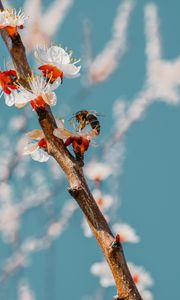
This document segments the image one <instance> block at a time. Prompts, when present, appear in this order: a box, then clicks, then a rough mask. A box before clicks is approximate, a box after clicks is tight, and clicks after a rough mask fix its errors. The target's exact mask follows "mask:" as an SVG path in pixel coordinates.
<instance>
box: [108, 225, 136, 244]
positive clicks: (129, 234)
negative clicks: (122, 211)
mask: <svg viewBox="0 0 180 300" xmlns="http://www.w3.org/2000/svg"><path fill="white" fill-rule="evenodd" d="M112 228H113V231H114V234H119V235H120V240H121V242H126V243H127V242H128V243H138V242H139V241H140V237H139V236H138V235H137V234H136V232H135V230H134V228H132V227H131V226H130V225H129V224H126V223H116V224H114V225H113V226H112Z"/></svg>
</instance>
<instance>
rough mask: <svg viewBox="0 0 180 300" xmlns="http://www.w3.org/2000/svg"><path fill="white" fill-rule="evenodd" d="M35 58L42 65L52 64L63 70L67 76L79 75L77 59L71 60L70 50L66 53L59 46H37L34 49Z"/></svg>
mask: <svg viewBox="0 0 180 300" xmlns="http://www.w3.org/2000/svg"><path fill="white" fill-rule="evenodd" d="M34 55H35V57H36V59H37V60H38V61H39V62H40V63H41V64H43V65H47V64H49V65H53V66H55V67H57V68H58V69H60V70H61V71H62V72H63V76H64V77H67V78H75V77H78V76H79V75H80V73H79V72H80V69H81V67H80V66H76V64H77V63H78V62H79V60H75V61H73V59H72V58H71V56H72V52H70V53H68V52H67V51H65V50H64V49H63V48H61V47H60V46H51V47H50V48H46V47H39V48H37V49H36V50H35V52H34Z"/></svg>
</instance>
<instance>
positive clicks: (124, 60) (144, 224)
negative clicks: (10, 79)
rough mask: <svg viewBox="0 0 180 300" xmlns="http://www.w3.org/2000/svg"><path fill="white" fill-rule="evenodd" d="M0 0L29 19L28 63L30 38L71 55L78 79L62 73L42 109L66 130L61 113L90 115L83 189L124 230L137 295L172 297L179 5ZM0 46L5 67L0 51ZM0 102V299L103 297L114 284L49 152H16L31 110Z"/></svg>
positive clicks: (31, 125) (179, 122) (179, 117)
mask: <svg viewBox="0 0 180 300" xmlns="http://www.w3.org/2000/svg"><path fill="white" fill-rule="evenodd" d="M3 3H4V6H6V7H7V6H8V5H9V6H11V7H14V6H15V7H16V9H19V8H23V9H24V10H25V13H26V14H27V15H28V16H29V18H28V20H27V21H26V24H25V28H24V29H23V30H22V31H21V33H22V39H23V41H24V43H25V44H26V46H27V54H28V58H29V61H30V64H31V67H32V68H33V69H34V70H35V69H37V66H38V64H37V63H36V61H35V59H34V57H33V50H34V48H35V47H36V46H37V44H41V43H42V44H44V43H46V44H49V45H52V44H53V45H54V44H58V45H61V46H62V47H63V48H66V47H67V48H68V49H69V50H71V49H72V51H73V57H75V58H77V59H79V58H81V62H80V64H81V66H82V69H81V77H79V78H77V79H74V80H69V79H65V80H64V83H63V85H62V86H61V87H60V88H59V89H58V90H57V95H58V104H57V105H56V107H54V108H53V112H54V114H55V116H57V117H59V118H64V119H65V123H66V125H67V127H68V128H71V129H72V126H71V124H69V122H68V120H69V119H70V118H71V117H72V114H74V113H76V112H77V111H79V110H81V109H86V110H93V111H96V112H97V113H98V114H99V115H101V116H98V118H99V120H100V123H101V135H100V136H99V137H98V139H97V140H96V145H95V147H93V146H92V147H91V148H90V150H89V151H88V152H87V153H86V154H85V164H86V168H85V169H86V174H87V178H88V182H89V185H90V187H91V189H92V190H95V191H94V193H95V194H96V195H98V196H97V200H99V199H100V200H101V201H100V202H99V205H100V206H101V209H102V210H103V212H104V213H105V214H106V216H107V219H108V220H109V222H110V224H111V226H114V224H116V225H117V224H118V225H119V226H120V227H121V229H122V225H123V224H126V225H127V224H129V226H131V230H130V229H128V230H130V231H131V236H133V237H132V238H131V237H129V235H128V230H127V231H126V230H125V231H124V232H125V233H124V234H127V237H126V238H125V240H124V251H125V255H126V258H127V260H128V261H130V262H133V263H134V264H135V265H137V266H143V268H144V269H145V270H147V271H148V272H149V273H148V274H146V278H145V279H143V278H144V277H143V275H142V274H140V275H139V278H141V275H142V281H143V280H144V281H145V283H141V282H140V283H139V282H138V283H139V284H141V286H140V289H142V286H143V292H144V290H146V291H147V290H148V292H145V294H144V300H151V299H164V300H168V299H173V298H178V295H179V289H178V283H179V278H178V274H179V267H180V263H179V252H180V243H179V238H178V236H179V226H180V221H179V197H180V184H179V178H180V160H179V153H180V138H179V128H180V106H179V104H180V89H179V87H180V56H179V54H180V36H179V35H178V34H177V28H179V26H180V20H179V9H180V3H179V1H178V0H174V1H169V0H167V1H165V2H164V1H163V0H159V1H157V2H150V1H145V0H142V1H134V0H122V1H120V0H114V1H107V0H104V1H102V0H99V1H98V2H97V1H95V0H91V1H83V0H52V1H49V0H41V1H40V0H39V1H38V0H36V1H35V0H31V1H28V0H26V1H25V0H24V1H20V0H17V1H10V0H9V2H7V1H4V2H3ZM0 47H1V56H0V66H1V70H5V69H6V68H7V66H8V67H9V66H10V64H11V63H10V58H9V56H8V53H7V50H6V49H5V47H4V45H3V43H2V41H0ZM0 109H1V118H0V141H1V143H0V145H1V148H0V153H1V156H0V249H1V251H0V253H1V255H0V281H1V285H0V300H16V299H18V300H35V299H36V300H42V299H44V300H50V299H51V300H57V299H60V298H61V299H66V300H70V299H72V298H73V299H77V300H92V299H93V300H94V299H95V300H107V299H112V297H113V295H115V294H116V289H115V287H114V286H113V283H112V282H111V280H110V278H109V277H108V275H107V272H106V271H103V270H104V269H103V268H102V267H101V265H98V264H95V263H97V262H102V261H103V255H102V253H101V251H100V249H99V247H98V245H97V242H96V240H95V239H94V238H93V237H91V238H90V237H87V236H89V235H90V233H89V232H88V228H87V225H86V224H85V222H84V221H83V216H82V213H81V211H80V209H79V208H77V206H76V204H75V203H74V200H72V199H70V197H69V195H68V193H67V191H66V189H67V188H68V184H67V182H66V179H65V178H64V175H63V174H62V173H61V171H60V170H59V168H58V167H57V166H56V163H55V162H54V161H53V159H50V160H49V161H48V162H47V163H38V162H35V161H33V160H32V159H31V157H24V156H22V143H21V142H22V138H23V135H24V133H25V132H27V131H29V130H33V129H35V128H39V127H38V126H39V125H38V122H37V120H36V116H35V114H34V113H33V112H32V109H31V108H30V106H29V107H26V108H24V109H21V110H18V109H17V108H15V107H11V108H9V107H7V106H6V105H5V103H4V98H3V97H2V98H1V102H0ZM97 162H99V163H101V165H98V164H97ZM92 164H94V165H92ZM92 170H93V171H92ZM94 174H95V175H96V174H98V175H99V176H102V177H101V180H100V184H97V182H96V180H95V175H94ZM105 174H106V175H105ZM98 193H99V194H98ZM99 195H100V196H99ZM103 195H104V196H103ZM107 195H108V197H109V198H107ZM105 198H106V199H109V200H107V203H106V201H105ZM108 201H109V202H108ZM126 227H127V226H126ZM113 228H117V226H114V227H113ZM115 231H117V230H116V229H115ZM115 233H116V232H115ZM120 234H121V230H120ZM128 242H129V243H128ZM94 264H95V265H94ZM92 266H94V267H92ZM144 269H143V270H142V269H141V271H140V272H141V273H143V272H144ZM103 272H104V273H105V274H103ZM137 272H138V271H137ZM150 274H151V275H150ZM106 275H107V276H106ZM103 276H104V277H107V278H106V279H107V280H105V281H103V279H102V278H103ZM150 276H151V278H150ZM147 277H148V278H147ZM143 284H144V285H143ZM146 285H147V286H146Z"/></svg>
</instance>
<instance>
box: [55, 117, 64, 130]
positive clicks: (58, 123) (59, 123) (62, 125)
mask: <svg viewBox="0 0 180 300" xmlns="http://www.w3.org/2000/svg"><path fill="white" fill-rule="evenodd" d="M55 121H56V124H57V127H58V128H64V120H62V119H57V118H55Z"/></svg>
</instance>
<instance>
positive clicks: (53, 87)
mask: <svg viewBox="0 0 180 300" xmlns="http://www.w3.org/2000/svg"><path fill="white" fill-rule="evenodd" d="M60 84H61V78H59V77H58V78H57V79H56V80H55V81H54V82H53V83H51V85H50V88H51V91H54V90H56V89H57V88H58V87H59V86H60Z"/></svg>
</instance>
